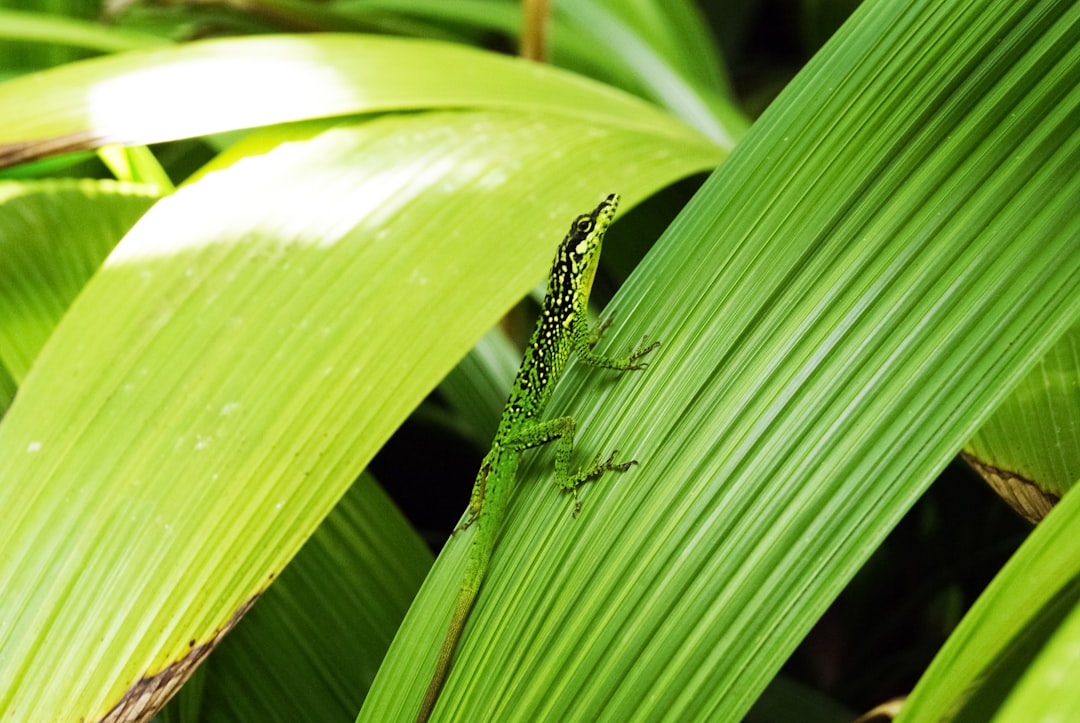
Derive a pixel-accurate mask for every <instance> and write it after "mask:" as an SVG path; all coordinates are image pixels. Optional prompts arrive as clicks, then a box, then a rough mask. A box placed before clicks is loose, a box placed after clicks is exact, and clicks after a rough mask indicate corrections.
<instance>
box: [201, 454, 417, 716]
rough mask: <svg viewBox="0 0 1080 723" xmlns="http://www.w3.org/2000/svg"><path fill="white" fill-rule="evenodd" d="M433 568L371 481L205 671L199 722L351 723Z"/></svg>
mask: <svg viewBox="0 0 1080 723" xmlns="http://www.w3.org/2000/svg"><path fill="white" fill-rule="evenodd" d="M431 562H432V555H431V553H430V552H429V551H428V549H427V547H426V546H425V545H424V543H423V542H422V541H421V540H420V538H419V537H418V536H417V535H416V533H415V532H414V531H413V530H412V528H411V527H409V525H408V522H407V521H406V520H405V518H404V517H402V516H401V513H400V512H398V510H397V508H395V507H394V505H393V503H392V502H391V501H390V500H389V498H387V497H386V495H385V493H383V492H382V490H381V489H379V487H378V485H377V484H376V483H375V481H374V480H373V479H372V478H371V476H370V475H363V476H362V477H361V478H360V479H359V480H357V482H355V483H354V484H353V485H352V486H351V487H350V488H349V491H348V492H347V493H346V494H345V496H344V497H343V498H342V499H341V501H340V502H339V503H338V504H337V505H336V506H335V507H334V509H333V511H332V512H331V513H330V515H329V517H327V518H326V519H325V520H324V521H323V523H322V524H321V525H320V526H319V529H318V530H316V532H315V534H314V535H312V537H311V538H310V539H309V540H308V541H307V543H306V544H305V545H304V547H303V549H301V550H300V552H299V553H298V554H297V556H296V558H295V559H293V560H292V562H290V563H289V565H288V567H286V568H285V570H284V571H283V572H282V574H281V577H280V579H278V580H277V581H275V582H274V584H273V585H272V586H271V587H270V589H269V590H267V591H266V594H265V595H264V596H263V598H262V599H261V600H259V603H258V604H257V605H256V606H254V607H253V608H252V609H251V612H250V613H248V614H247V615H246V616H245V617H244V619H243V620H241V621H240V623H239V624H238V625H237V627H236V630H235V631H233V632H232V633H231V634H230V635H229V636H228V637H227V638H225V640H224V641H223V642H222V644H221V646H220V647H219V648H218V649H217V650H215V651H214V654H213V655H212V656H211V657H210V659H209V660H208V661H207V664H206V665H205V666H203V667H204V668H207V669H208V670H207V677H206V684H205V689H204V691H203V693H202V696H203V702H202V706H201V709H200V716H199V718H198V719H199V720H235V721H254V720H258V721H266V722H267V723H269V722H270V721H282V722H283V723H287V722H288V721H298V720H309V721H333V720H348V718H350V717H351V716H352V715H354V714H355V712H356V710H357V708H358V707H359V705H360V702H361V701H362V700H363V697H364V694H365V692H366V691H367V687H368V686H369V685H370V684H371V681H372V680H373V679H374V677H375V671H376V670H377V669H378V666H379V663H380V662H381V660H382V657H383V655H384V654H385V653H386V648H387V647H388V646H389V645H390V640H391V638H392V637H393V634H394V631H395V630H396V629H397V626H398V625H399V624H400V622H401V618H402V617H404V615H405V611H406V610H407V609H408V606H409V602H410V601H411V600H412V598H413V596H415V595H416V591H417V589H419V587H420V583H421V582H422V581H423V579H424V575H426V574H427V571H428V568H429V567H431ZM201 669H202V668H200V670H201ZM186 691H187V687H186V686H185V688H184V692H186ZM181 695H183V693H181Z"/></svg>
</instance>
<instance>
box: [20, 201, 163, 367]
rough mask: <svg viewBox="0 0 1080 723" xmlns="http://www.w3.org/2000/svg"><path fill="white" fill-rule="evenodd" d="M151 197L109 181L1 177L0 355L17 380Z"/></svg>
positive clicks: (143, 210) (149, 203) (145, 207)
mask: <svg viewBox="0 0 1080 723" xmlns="http://www.w3.org/2000/svg"><path fill="white" fill-rule="evenodd" d="M157 196H158V191H157V189H156V188H154V187H151V186H141V185H133V184H125V183H116V182H113V181H90V180H47V181H30V182H21V183H17V182H11V181H8V182H0V360H2V361H3V364H4V366H5V367H6V368H7V369H8V370H10V372H11V374H12V375H13V376H14V378H15V380H16V381H19V382H21V381H22V379H23V378H24V377H25V376H26V374H27V372H28V371H29V370H30V366H31V365H32V364H33V361H34V358H35V357H36V356H37V354H38V352H39V351H40V350H41V347H42V346H43V345H44V344H45V341H46V340H47V339H48V338H49V335H50V334H52V331H53V329H54V328H55V327H56V324H57V323H58V322H59V321H60V317H61V316H62V315H63V313H64V312H65V311H66V310H67V308H68V306H69V305H70V304H71V302H72V300H73V299H74V298H75V296H76V294H78V293H79V291H80V290H81V289H82V287H83V284H85V283H86V281H87V280H88V279H89V278H90V276H91V275H92V274H93V273H94V272H95V271H96V270H97V269H98V267H99V266H100V265H101V262H102V261H103V260H104V259H105V256H106V255H108V253H109V252H110V251H111V250H112V248H113V247H114V246H115V245H116V243H117V242H118V241H119V240H120V238H121V237H122V236H123V235H124V233H126V232H127V230H128V229H129V228H131V226H132V225H133V224H134V223H135V221H137V220H138V218H139V217H140V216H141V215H142V214H143V213H144V212H145V211H146V209H148V208H149V207H150V206H151V205H152V204H153V203H154V201H155V200H157Z"/></svg>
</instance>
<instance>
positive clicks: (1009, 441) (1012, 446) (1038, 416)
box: [964, 325, 1080, 522]
mask: <svg viewBox="0 0 1080 723" xmlns="http://www.w3.org/2000/svg"><path fill="white" fill-rule="evenodd" d="M1078 339H1080V325H1075V326H1073V327H1072V328H1071V329H1070V330H1069V332H1068V333H1067V334H1066V335H1065V336H1063V337H1062V338H1061V341H1059V342H1058V343H1057V344H1056V345H1054V348H1052V349H1051V350H1050V352H1049V353H1048V354H1047V355H1046V356H1045V357H1043V358H1042V359H1041V360H1040V361H1039V364H1038V366H1036V367H1035V369H1033V370H1032V372H1031V373H1030V374H1028V375H1027V376H1026V377H1025V378H1024V381H1023V382H1021V383H1020V384H1019V385H1018V386H1017V387H1016V389H1014V390H1013V392H1012V394H1010V395H1009V397H1008V399H1006V400H1005V401H1004V402H1003V403H1002V404H1001V406H1000V407H999V408H998V409H997V411H996V412H994V415H993V416H992V417H991V418H990V419H989V420H987V422H986V424H984V425H983V426H982V427H981V428H980V429H979V432H978V433H977V434H976V435H975V436H974V437H973V438H972V439H971V440H970V441H969V442H968V444H967V445H965V447H964V456H965V459H967V460H968V461H969V462H971V463H972V465H973V466H974V467H975V468H976V469H977V470H978V471H979V472H980V473H981V474H982V475H983V477H984V478H985V479H986V480H987V481H988V482H989V483H990V484H991V485H992V486H993V487H994V489H995V490H996V491H997V492H998V494H1000V495H1002V497H1004V498H1005V499H1006V500H1007V501H1008V502H1009V503H1010V504H1011V505H1012V506H1013V507H1014V508H1016V510H1017V511H1018V512H1020V513H1021V514H1023V515H1024V516H1025V517H1027V518H1028V519H1029V520H1030V521H1032V522H1037V521H1039V520H1040V519H1042V517H1043V516H1044V515H1045V514H1046V513H1047V512H1049V511H1050V509H1051V507H1052V506H1053V504H1054V502H1056V500H1058V499H1060V498H1061V496H1062V495H1064V494H1065V492H1066V490H1068V489H1069V488H1070V487H1072V485H1073V483H1074V482H1075V481H1076V479H1077V478H1078V477H1080V384H1078V383H1077V377H1078V371H1077V370H1078V369H1080V348H1078Z"/></svg>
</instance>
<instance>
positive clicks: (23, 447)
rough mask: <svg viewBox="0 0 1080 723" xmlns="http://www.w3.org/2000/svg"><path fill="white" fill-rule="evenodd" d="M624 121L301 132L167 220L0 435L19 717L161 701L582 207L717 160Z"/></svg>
mask: <svg viewBox="0 0 1080 723" xmlns="http://www.w3.org/2000/svg"><path fill="white" fill-rule="evenodd" d="M628 125H632V124H628V123H627V122H626V120H625V119H621V118H620V119H616V120H613V122H612V123H611V124H609V125H604V124H600V123H598V122H597V120H596V117H595V116H594V117H591V118H588V119H581V120H579V119H574V118H571V117H569V116H566V115H559V114H541V113H531V114H523V113H514V112H498V111H460V112H451V111H447V112H431V113H421V114H412V115H403V116H385V117H380V118H376V119H372V120H370V121H367V122H360V123H356V122H353V123H347V124H342V125H341V126H340V127H334V128H330V129H329V130H323V129H319V128H297V129H295V130H294V132H293V137H292V138H291V140H289V142H282V143H280V144H279V145H277V146H275V147H273V148H272V149H271V150H268V151H265V152H263V153H261V154H259V155H251V156H249V157H246V158H241V159H240V160H238V161H237V162H236V163H234V164H233V165H231V166H229V167H227V168H224V169H222V170H216V171H213V172H210V173H208V174H206V175H205V176H203V177H202V178H200V179H199V180H197V181H195V182H193V183H191V184H190V185H188V186H186V187H184V188H182V189H180V190H179V191H177V192H176V193H175V194H174V195H173V196H171V197H169V198H167V199H164V200H163V201H161V202H159V203H158V204H157V205H155V206H154V208H153V209H152V210H151V211H150V212H149V213H148V214H147V215H146V216H145V217H144V218H143V219H142V220H141V221H140V222H139V224H137V225H136V227H135V228H134V229H132V231H131V233H130V234H128V236H127V237H125V239H124V240H123V241H122V242H121V244H120V245H119V246H118V247H117V249H116V250H115V251H114V252H113V254H112V255H111V256H110V257H109V259H108V260H107V262H106V264H105V265H104V267H103V268H102V269H101V270H100V271H99V272H98V274H97V275H95V276H94V278H93V279H92V281H91V282H90V283H89V284H88V285H87V286H86V288H85V289H84V290H83V292H82V293H81V294H80V296H79V297H78V299H77V300H76V302H75V304H74V305H73V306H72V307H71V309H70V310H69V311H68V313H67V315H66V316H65V317H64V318H63V320H62V321H61V323H60V326H59V327H58V328H57V329H56V331H55V332H54V333H53V335H52V337H50V339H49V342H48V343H47V344H46V346H45V348H44V350H43V351H42V353H41V355H40V357H39V359H38V361H37V362H36V364H35V369H34V371H35V373H34V374H32V375H30V377H28V379H27V380H26V383H25V385H24V386H23V388H22V389H20V392H19V396H18V397H17V399H16V401H15V403H14V404H13V405H12V407H11V409H10V411H9V412H8V414H7V416H6V417H5V418H4V419H3V421H2V422H0V480H2V484H0V507H2V508H3V509H4V510H5V515H6V519H7V520H8V522H7V524H6V525H5V530H4V538H5V539H4V543H3V545H2V546H0V549H2V550H3V557H2V559H0V588H2V589H4V590H5V596H4V598H3V600H2V601H0V605H2V606H3V609H2V611H0V612H2V614H0V651H2V652H0V711H2V712H3V714H4V715H6V716H9V717H14V718H25V717H27V716H29V715H30V713H31V711H32V712H33V715H34V716H39V717H46V718H59V719H77V718H79V717H86V718H89V719H96V718H97V717H100V716H103V715H105V714H106V713H107V712H108V711H110V709H111V710H112V713H111V714H110V715H112V716H113V717H114V718H115V719H123V718H124V716H127V715H133V711H135V710H137V709H139V707H140V706H146V705H149V704H148V701H149V700H150V699H153V700H154V701H163V700H164V699H165V698H166V697H167V694H168V693H169V692H170V691H172V690H173V689H174V688H175V687H176V686H178V685H179V684H181V683H182V682H183V680H184V679H185V678H186V676H187V675H188V674H189V673H190V671H191V669H192V668H193V666H194V665H196V664H197V663H198V661H199V660H200V659H201V658H202V657H203V656H204V655H205V654H206V653H207V652H208V651H209V649H210V648H212V647H213V646H214V645H215V644H216V643H217V642H218V641H219V640H220V637H221V635H222V634H223V633H224V632H225V631H226V630H227V629H228V627H229V625H231V624H232V622H235V620H236V619H237V617H238V615H239V614H241V613H242V612H243V611H245V610H246V609H247V608H248V606H249V605H250V604H251V603H252V602H253V601H254V599H255V598H256V596H257V595H258V594H259V592H260V591H261V590H262V589H263V588H264V587H265V586H266V585H267V584H268V583H269V582H270V580H272V579H273V577H274V576H275V575H276V573H277V571H279V570H280V569H281V568H282V566H283V565H284V564H285V562H286V561H287V560H288V559H289V558H290V557H291V556H292V555H293V553H294V552H295V551H296V550H297V548H298V547H299V545H300V544H301V543H302V541H303V540H304V539H305V538H306V537H307V536H308V535H309V534H310V533H311V531H312V530H313V529H314V527H315V526H316V525H317V524H318V522H319V521H320V520H321V519H322V518H323V517H324V516H325V515H326V514H327V513H328V511H329V510H330V508H331V507H332V506H333V505H334V503H335V502H336V501H337V499H338V498H339V497H340V496H341V495H342V493H343V492H344V491H345V489H346V488H347V486H348V484H349V483H350V482H351V480H352V479H353V477H354V476H355V475H356V474H357V473H358V472H359V471H360V470H361V469H362V468H363V467H364V465H365V464H366V463H367V461H368V460H369V459H370V457H371V455H372V454H373V453H374V452H375V450H377V449H378V448H379V447H380V446H381V444H382V442H383V441H384V440H385V439H386V438H387V436H389V434H390V433H391V432H392V431H393V430H394V429H395V428H396V427H397V426H398V424H399V423H400V422H401V420H402V419H403V418H404V416H405V415H406V414H407V413H408V412H409V411H410V410H411V409H412V408H413V407H415V406H416V404H417V403H418V402H419V401H420V400H421V399H422V398H423V397H424V396H425V395H426V394H427V393H428V392H429V391H430V390H431V388H432V387H433V386H434V385H435V384H436V383H437V382H438V380H439V379H440V378H442V377H443V376H444V375H445V374H446V372H447V370H448V369H449V368H450V366H452V365H453V363H454V362H455V361H456V360H457V359H458V358H460V356H461V355H462V354H464V352H465V350H466V349H468V348H469V346H471V344H472V343H473V342H474V341H475V340H476V339H477V338H478V337H479V336H480V335H481V333H482V332H483V330H484V329H485V328H487V327H489V326H490V325H491V324H492V323H493V321H494V320H495V319H496V318H497V317H498V316H499V315H500V314H501V313H503V312H504V311H505V310H506V308H507V307H508V306H509V305H510V304H511V303H512V301H513V300H515V299H516V298H518V297H519V296H520V295H521V294H522V293H523V291H524V290H526V289H527V288H529V287H530V286H531V285H532V284H534V283H535V282H536V281H537V280H538V278H539V277H540V276H541V275H542V274H543V271H544V269H545V268H546V265H547V261H548V256H549V254H550V250H551V248H552V247H553V245H554V244H555V243H556V242H557V241H558V239H559V238H561V237H562V234H563V233H564V229H563V225H564V223H565V220H566V219H567V218H569V217H570V216H571V215H572V214H573V213H574V212H576V211H577V209H578V208H579V207H582V206H587V205H588V204H590V203H593V202H594V201H595V199H596V198H598V197H599V196H600V195H601V194H602V193H604V192H606V191H607V190H608V189H610V188H612V187H613V186H614V185H618V186H620V188H621V190H623V191H624V192H625V196H626V197H627V198H628V201H629V202H630V203H633V201H634V199H639V198H641V197H642V196H644V195H645V194H647V193H650V192H652V191H653V190H654V189H656V188H657V187H659V186H661V185H663V184H666V183H668V182H670V181H671V180H674V179H675V178H678V177H679V176H681V175H683V174H686V173H689V172H692V171H694V170H697V169H700V168H702V167H703V165H705V164H712V163H715V162H716V161H717V160H718V158H719V157H720V155H721V154H720V152H719V151H718V150H715V149H714V150H712V151H709V150H708V149H709V148H710V146H701V145H697V146H694V145H688V144H687V143H685V141H684V140H683V139H679V138H673V137H672V136H671V135H668V134H662V133H652V132H650V131H648V130H640V131H635V130H633V129H632V128H628ZM645 126H646V127H647V126H648V124H645ZM281 135H282V134H281V133H280V132H279V133H278V134H277V137H278V138H279V139H280V138H281ZM252 144H253V146H256V145H257V143H255V141H253V143H252ZM713 148H714V147H713ZM552 149H558V151H557V152H553V151H552ZM57 419H63V420H64V424H62V425H57V424H55V420H57ZM29 480H33V483H32V484H31V483H29V482H28V481H29ZM87 510H93V511H94V513H93V515H92V516H91V517H88V516H87V513H86V511H87ZM118 701H119V703H118ZM114 706H115V707H114ZM152 707H153V706H152V705H150V708H152Z"/></svg>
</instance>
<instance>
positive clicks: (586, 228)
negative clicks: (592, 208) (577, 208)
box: [574, 216, 593, 233]
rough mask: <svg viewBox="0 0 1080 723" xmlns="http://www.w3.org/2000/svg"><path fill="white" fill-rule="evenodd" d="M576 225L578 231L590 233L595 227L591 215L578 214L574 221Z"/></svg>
mask: <svg viewBox="0 0 1080 723" xmlns="http://www.w3.org/2000/svg"><path fill="white" fill-rule="evenodd" d="M574 227H575V228H576V229H577V231H578V233H589V232H590V231H592V229H593V220H592V218H590V217H589V216H578V220H577V221H574Z"/></svg>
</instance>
